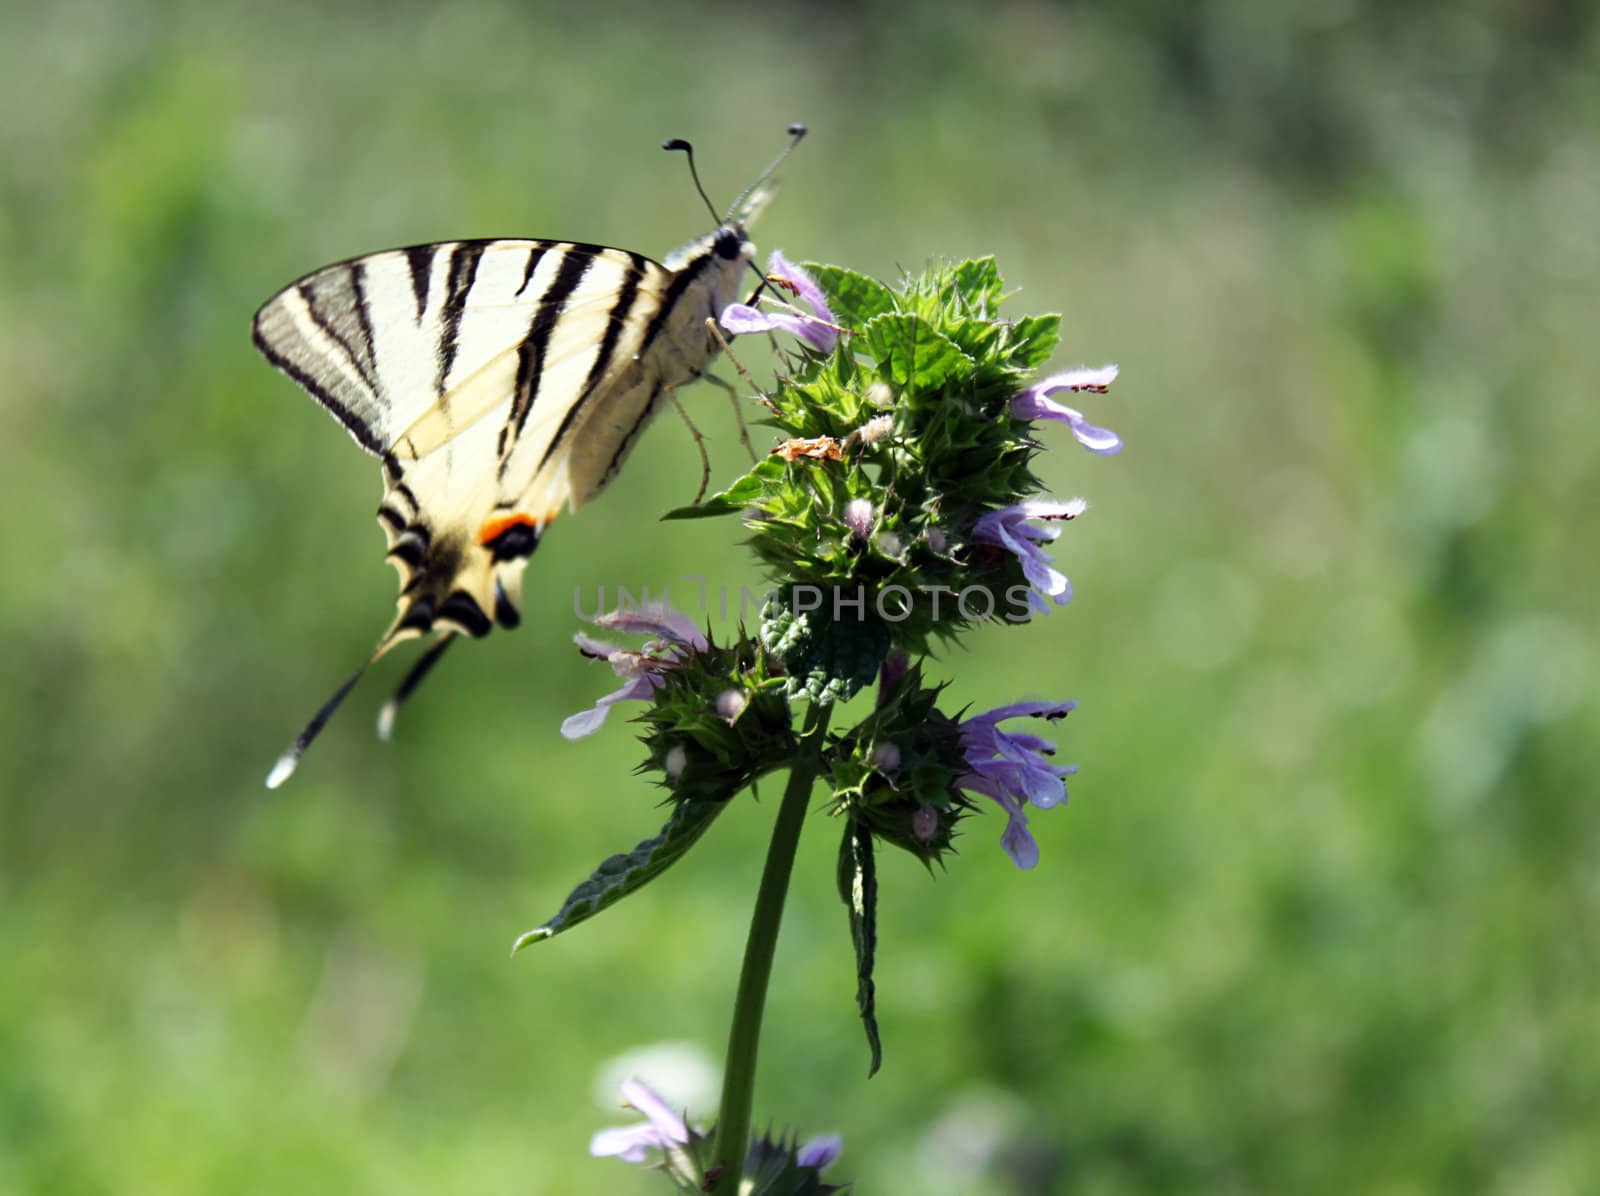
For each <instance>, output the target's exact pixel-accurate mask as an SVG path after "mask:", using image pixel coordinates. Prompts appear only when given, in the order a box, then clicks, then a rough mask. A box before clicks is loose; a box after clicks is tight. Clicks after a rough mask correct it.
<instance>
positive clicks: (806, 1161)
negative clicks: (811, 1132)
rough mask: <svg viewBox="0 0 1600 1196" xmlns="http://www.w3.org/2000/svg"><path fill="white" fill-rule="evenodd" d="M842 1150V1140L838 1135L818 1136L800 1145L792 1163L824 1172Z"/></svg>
mask: <svg viewBox="0 0 1600 1196" xmlns="http://www.w3.org/2000/svg"><path fill="white" fill-rule="evenodd" d="M843 1149H844V1139H843V1138H842V1137H840V1136H839V1135H838V1134H818V1135H817V1136H816V1137H815V1138H808V1139H807V1140H806V1141H804V1142H802V1143H800V1149H799V1151H797V1152H796V1154H795V1159H794V1161H795V1162H796V1163H797V1164H799V1165H800V1166H802V1167H815V1168H816V1169H817V1170H818V1171H819V1172H820V1171H826V1170H827V1169H828V1167H829V1166H830V1165H831V1164H832V1163H833V1161H834V1160H835V1159H837V1158H838V1157H839V1152H840V1151H842V1150H843Z"/></svg>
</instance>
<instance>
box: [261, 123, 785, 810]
mask: <svg viewBox="0 0 1600 1196" xmlns="http://www.w3.org/2000/svg"><path fill="white" fill-rule="evenodd" d="M789 133H790V136H791V140H790V142H789V144H788V146H787V147H786V148H785V149H784V151H783V153H781V154H779V155H778V158H777V159H776V160H775V161H774V162H773V163H772V165H771V166H769V167H768V168H767V170H766V171H765V172H764V173H763V174H762V176H761V178H760V179H758V180H757V182H756V183H754V184H752V185H751V186H750V187H749V188H748V189H747V190H746V191H745V193H744V194H743V195H742V196H740V198H739V199H738V200H736V201H735V203H734V205H733V206H732V208H730V209H729V211H728V214H727V215H725V216H720V217H719V216H718V215H717V212H716V209H715V208H714V207H712V205H711V204H710V202H709V200H708V201H707V207H708V208H711V211H712V216H713V218H714V219H717V220H718V222H719V223H718V227H717V228H716V229H715V230H714V231H712V232H711V233H708V234H707V235H705V236H704V237H701V238H700V239H699V240H697V241H694V242H692V243H691V244H689V245H686V246H685V247H684V248H682V249H680V250H678V251H677V252H676V253H674V254H671V255H669V256H668V257H667V259H666V260H665V262H663V263H657V262H654V261H651V260H650V259H649V258H647V257H645V256H643V255H642V254H638V253H633V252H631V251H629V250H626V249H612V248H608V247H606V246H603V245H587V244H582V243H579V242H575V241H539V240H519V239H505V240H480V241H445V242H442V243H440V244H436V245H416V246H412V247H411V248H409V249H394V250H389V251H388V252H385V253H374V254H369V255H368V256H366V257H358V258H351V259H350V260H349V261H344V262H338V263H336V264H334V265H331V266H325V267H323V268H322V269H320V270H317V271H314V272H313V273H311V274H308V275H306V276H305V277H304V278H302V279H300V280H299V281H298V282H295V283H293V284H291V285H290V286H288V287H286V288H284V289H283V290H282V291H280V292H279V293H278V294H276V295H274V296H273V297H272V298H271V299H269V300H267V302H266V303H265V304H264V305H263V306H262V308H261V310H260V311H258V312H257V313H256V316H255V322H254V326H253V332H254V339H255V343H256V347H257V348H258V349H260V350H261V352H262V354H263V355H265V357H266V358H267V360H268V361H269V362H271V363H272V364H273V365H274V366H276V367H277V368H278V369H280V370H281V371H283V372H284V373H285V374H287V375H288V376H289V377H291V378H293V379H294V380H295V381H296V382H298V383H299V384H300V385H301V386H303V387H304V388H305V389H306V390H307V391H309V392H310V393H311V396H312V398H314V399H316V400H317V402H319V403H321V404H322V405H323V406H324V407H325V408H327V410H328V411H329V413H330V414H332V415H333V417H334V418H335V419H337V420H338V421H339V422H340V423H341V424H343V425H344V427H345V430H346V431H348V432H349V433H350V435H351V436H352V437H353V438H354V439H355V441H356V443H357V444H359V445H360V446H361V447H362V448H363V449H365V450H366V451H367V452H369V453H371V454H372V455H373V456H375V457H377V458H378V460H379V461H380V462H381V463H382V467H383V482H384V495H383V501H382V503H381V504H379V507H378V522H379V523H380V524H382V525H383V530H384V534H385V536H386V537H387V538H388V559H389V561H390V563H391V564H393V565H394V566H395V568H396V569H398V570H399V573H400V597H399V602H398V605H399V613H398V614H397V615H396V617H395V619H394V622H393V623H392V624H391V626H390V627H389V630H388V631H387V632H385V633H384V635H383V638H382V639H380V640H379V641H378V646H377V648H376V649H375V650H374V651H373V653H372V656H371V657H370V658H369V659H368V660H367V662H366V664H363V665H362V666H361V668H360V669H357V670H356V672H355V673H354V674H353V675H352V676H351V677H350V678H349V679H348V680H346V681H345V682H344V684H342V685H341V686H340V687H339V688H338V689H337V690H335V691H334V694H333V696H332V697H331V698H329V699H328V701H327V703H326V704H324V706H323V707H322V709H321V710H319V711H318V712H317V714H316V715H315V717H313V718H312V720H311V721H310V722H309V723H308V724H307V725H306V727H305V729H304V730H303V731H302V732H301V733H300V735H299V737H298V738H297V739H296V740H295V741H294V743H293V745H292V746H291V747H290V748H289V750H288V751H287V752H285V753H284V754H283V756H281V757H280V758H279V760H278V762H277V764H276V766H275V767H274V768H273V770H272V772H271V774H270V775H269V776H268V778H267V785H268V787H270V788H276V787H277V786H278V785H281V784H282V783H283V782H284V781H286V780H287V779H288V778H289V776H290V774H291V773H293V772H294V769H295V766H296V764H297V763H298V762H299V759H300V756H301V754H302V753H303V752H304V751H305V749H306V747H307V746H309V744H310V743H311V741H312V739H314V738H315V737H316V735H317V733H318V732H319V731H321V730H322V727H323V725H324V724H325V723H326V722H327V720H328V719H329V717H331V716H332V714H333V712H334V710H335V709H337V707H338V705H339V703H340V702H341V701H343V699H344V697H345V695H346V694H348V693H349V692H350V690H351V689H352V688H353V687H354V686H355V683H356V682H357V681H358V680H359V679H360V677H361V674H362V673H363V672H364V671H365V670H366V668H367V666H368V665H370V664H371V663H372V662H373V661H375V660H377V659H378V658H379V657H380V656H382V655H383V654H384V653H385V652H387V651H388V650H389V649H390V648H392V647H394V646H395V645H396V644H398V643H401V642H403V641H404V640H407V639H411V638H414V637H417V636H421V635H424V634H427V633H429V632H434V633H436V634H437V637H438V638H437V639H436V641H435V642H434V644H433V645H432V646H431V647H429V649H428V650H427V651H426V652H425V653H424V654H423V655H422V656H421V657H420V658H419V659H418V660H417V662H416V664H415V665H414V666H413V667H412V669H411V671H410V673H409V674H407V676H406V678H405V680H404V681H402V682H401V684H400V687H399V689H398V690H397V691H396V693H395V696H394V698H393V699H391V700H390V702H389V703H388V705H386V706H385V707H384V711H383V714H382V715H381V716H380V718H379V733H380V734H381V735H383V736H384V737H387V735H388V731H389V729H390V727H391V726H392V723H393V718H394V714H395V711H396V710H397V709H398V708H399V704H400V703H401V702H403V701H404V700H405V699H406V698H407V697H408V696H409V695H410V693H411V692H412V691H413V690H414V689H415V688H416V686H417V684H418V683H419V682H420V681H421V680H422V678H423V677H424V676H425V675H426V674H427V672H428V671H429V669H431V668H432V667H433V665H434V664H435V663H436V662H437V661H438V659H439V657H440V656H441V655H442V653H443V652H444V650H445V649H446V648H447V647H448V646H449V645H450V644H451V643H452V642H454V641H455V640H456V639H457V638H458V637H459V636H461V635H469V636H473V637H481V636H484V635H487V634H488V633H489V631H490V629H491V628H492V627H493V626H494V625H495V624H496V623H498V624H499V625H500V626H501V627H504V628H508V629H509V628H513V627H515V626H516V625H517V624H518V623H519V622H520V620H521V616H520V613H519V603H520V598H521V581H522V571H523V568H524V567H525V566H526V565H527V563H528V558H529V556H531V555H532V553H533V550H534V549H535V548H536V547H538V544H539V540H540V538H541V537H542V536H543V535H544V531H545V528H546V527H548V526H549V524H550V522H551V520H553V519H554V518H555V517H556V515H557V514H559V513H560V511H561V509H562V507H563V506H566V507H570V508H571V509H572V510H574V511H576V510H577V509H578V508H579V507H580V506H582V505H583V504H584V503H586V502H588V501H589V500H590V499H592V498H594V497H595V495H597V494H599V493H600V491H601V490H602V489H604V488H605V486H606V484H607V483H608V482H610V481H611V479H612V478H613V477H614V476H615V475H616V473H617V470H618V469H619V468H620V467H621V465H622V462H623V460H624V458H625V457H626V456H627V455H628V452H629V450H631V449H632V448H633V446H634V443H635V442H636V441H637V439H638V436H639V433H640V432H641V431H642V430H643V429H644V426H645V424H646V423H647V422H648V421H649V419H650V417H651V416H652V415H653V414H654V413H655V411H656V409H657V407H658V405H659V404H660V401H661V399H662V398H663V396H670V395H671V393H672V392H673V391H674V390H675V389H676V388H677V387H680V386H684V385H686V384H688V383H690V382H693V381H694V380H695V379H697V378H699V377H701V376H702V375H703V374H704V372H705V369H706V367H707V365H708V363H709V362H710V360H711V358H712V357H713V356H714V355H715V353H716V351H717V348H718V342H717V338H715V337H714V336H713V335H712V333H711V331H710V329H709V328H708V326H707V320H708V319H712V318H715V317H717V316H719V315H720V314H721V313H722V310H723V308H725V307H726V306H727V305H728V304H729V303H732V302H734V301H735V299H736V298H737V297H738V292H739V287H740V279H741V276H742V275H743V273H744V271H745V270H746V269H751V268H753V267H752V266H751V260H752V258H753V257H754V256H755V247H754V246H753V245H752V243H751V241H750V237H749V235H748V234H747V232H746V231H745V230H746V226H747V225H748V224H749V222H750V221H751V220H752V219H753V218H754V216H755V214H756V212H757V211H758V210H759V208H760V206H761V204H762V202H763V200H764V197H765V194H766V193H765V191H764V189H763V184H764V183H765V182H766V180H767V179H768V178H769V177H770V176H771V175H772V173H773V171H774V170H776V169H777V167H778V165H779V164H780V163H781V162H782V161H783V159H784V158H785V157H786V156H787V155H788V153H789V151H790V150H792V149H793V148H794V147H795V145H797V144H798V143H799V141H800V138H801V137H803V136H804V135H805V127H804V126H803V125H793V126H791V127H790V129H789ZM665 148H667V149H681V150H684V151H685V152H686V153H687V154H688V155H689V166H690V171H691V174H693V173H694V157H693V151H692V150H691V149H690V147H689V145H688V143H687V142H684V141H678V140H674V141H669V142H667V143H666V146H665ZM695 186H696V188H697V189H699V178H698V176H697V175H696V176H695ZM700 194H701V196H702V198H703V197H704V195H705V192H704V190H703V189H700ZM758 273H759V272H758Z"/></svg>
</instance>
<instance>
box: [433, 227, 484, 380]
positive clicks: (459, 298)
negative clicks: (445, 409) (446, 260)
mask: <svg viewBox="0 0 1600 1196" xmlns="http://www.w3.org/2000/svg"><path fill="white" fill-rule="evenodd" d="M483 251H484V243H483V242H481V241H476V242H471V241H469V242H464V243H462V244H460V245H457V246H456V247H455V249H453V250H452V251H451V253H450V280H449V289H448V290H447V291H446V292H445V301H444V310H443V311H441V312H440V313H439V370H438V373H437V374H436V375H435V376H434V382H433V389H434V390H435V391H437V392H438V393H439V394H443V393H444V387H445V380H446V379H447V378H449V377H450V367H451V366H452V365H454V364H455V361H456V348H457V345H458V342H459V340H460V337H461V314H462V312H464V311H465V310H466V307H467V292H468V291H470V290H471V289H472V283H473V280H474V279H475V278H477V276H478V263H479V262H480V261H482V260H483Z"/></svg>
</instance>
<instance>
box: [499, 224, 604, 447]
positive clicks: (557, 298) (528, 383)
mask: <svg viewBox="0 0 1600 1196" xmlns="http://www.w3.org/2000/svg"><path fill="white" fill-rule="evenodd" d="M599 252H601V249H600V247H599V246H597V245H574V246H573V247H572V249H570V250H568V251H567V253H566V256H565V257H563V258H562V260H561V266H560V268H559V269H557V271H556V276H555V279H554V280H553V281H552V282H551V283H550V286H549V289H547V290H546V291H545V293H544V294H543V295H541V296H540V297H539V312H538V314H537V315H535V316H534V317H533V324H532V325H531V326H530V327H529V329H528V335H527V337H526V338H524V340H523V342H522V347H521V349H520V350H519V353H520V356H519V358H518V362H517V382H518V386H517V391H516V395H515V399H516V401H515V402H514V403H513V404H512V410H511V413H510V415H509V417H508V419H507V423H508V424H509V425H510V426H511V428H512V429H513V431H512V433H511V438H510V440H509V441H507V440H505V439H504V438H502V445H503V447H504V448H507V449H509V448H510V446H511V445H512V444H514V443H516V438H517V437H518V436H521V435H522V428H523V425H524V424H526V423H527V422H528V413H529V412H530V411H532V410H533V405H534V403H536V402H538V400H539V382H540V380H541V378H542V376H543V374H544V361H545V355H546V354H547V353H548V352H549V350H550V337H551V336H552V335H553V334H554V332H555V330H556V325H557V324H558V323H560V321H561V313H562V311H563V310H565V308H566V306H567V300H568V299H569V298H571V296H572V292H573V291H575V290H577V289H578V284H579V283H581V282H582V281H583V276H584V275H585V274H586V273H588V271H589V264H590V263H591V262H592V261H593V260H594V255H595V254H596V253H599ZM506 455H507V454H505V453H502V454H501V459H502V460H504V459H505V456H506Z"/></svg>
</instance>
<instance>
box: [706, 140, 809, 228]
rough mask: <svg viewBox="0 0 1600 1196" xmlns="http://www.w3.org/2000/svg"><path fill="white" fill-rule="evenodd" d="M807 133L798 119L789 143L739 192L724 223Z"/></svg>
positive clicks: (772, 172) (773, 172)
mask: <svg viewBox="0 0 1600 1196" xmlns="http://www.w3.org/2000/svg"><path fill="white" fill-rule="evenodd" d="M805 135H806V127H805V126H804V125H803V124H801V123H800V122H799V121H796V122H795V123H794V124H792V125H790V126H789V144H788V145H786V146H784V147H783V149H781V150H779V151H778V156H777V157H776V158H774V159H773V160H772V162H771V163H770V164H769V165H768V166H767V168H766V169H765V170H763V171H762V172H761V174H760V175H759V176H758V177H757V179H756V181H755V182H753V183H751V184H750V185H749V186H748V187H746V188H745V189H744V190H743V191H741V192H739V198H738V199H736V200H734V201H733V206H732V207H731V208H729V209H728V214H727V215H726V216H724V217H722V223H723V224H726V223H727V222H728V221H730V220H732V219H733V217H734V215H735V214H736V213H737V212H738V211H739V209H740V208H742V207H744V201H745V200H747V199H749V198H750V196H751V195H753V194H754V193H755V192H756V191H757V190H758V189H759V188H760V187H761V185H762V184H763V183H765V182H766V181H767V180H768V179H770V178H771V177H772V176H773V175H774V174H775V173H777V170H778V167H780V166H782V165H783V163H784V159H786V158H787V157H788V156H789V155H790V154H792V153H794V147H795V146H797V145H799V144H800V141H801V139H802V138H804V137H805ZM701 194H702V195H704V194H705V192H703V191H702V192H701Z"/></svg>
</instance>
